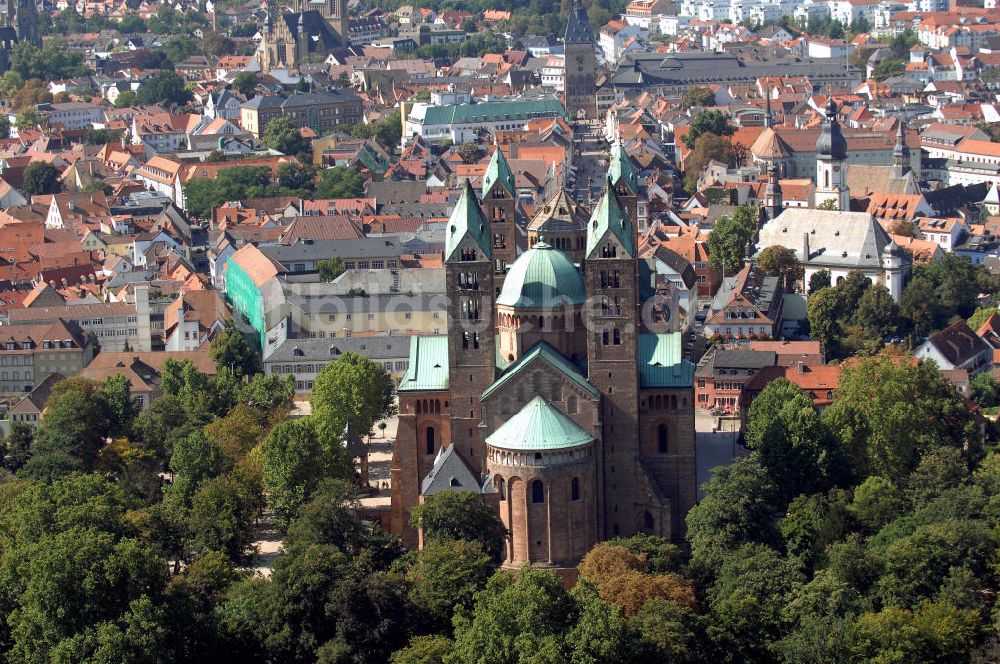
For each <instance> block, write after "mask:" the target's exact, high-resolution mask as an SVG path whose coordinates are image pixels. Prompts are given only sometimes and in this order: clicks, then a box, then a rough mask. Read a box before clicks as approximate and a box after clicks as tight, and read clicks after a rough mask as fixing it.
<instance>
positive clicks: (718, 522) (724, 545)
mask: <svg viewBox="0 0 1000 664" xmlns="http://www.w3.org/2000/svg"><path fill="white" fill-rule="evenodd" d="M777 493H778V488H777V487H776V486H774V483H773V481H772V480H771V478H770V475H769V473H768V472H767V470H766V469H765V468H764V467H763V466H762V465H761V463H760V461H759V459H758V458H757V457H756V456H753V455H751V456H750V457H746V458H742V459H739V460H738V461H736V463H734V464H732V465H731V466H725V467H721V468H716V469H715V470H714V471H713V474H712V479H711V480H709V482H708V485H707V486H706V487H705V497H704V498H703V499H702V501H701V502H700V503H698V504H697V505H695V506H694V507H693V508H692V509H691V511H689V512H688V515H687V540H688V542H689V543H690V544H691V555H692V557H693V558H694V559H698V560H700V561H703V562H704V563H706V564H708V565H709V566H712V567H715V566H718V565H720V564H721V563H722V561H723V560H724V559H725V557H726V556H727V555H728V554H730V553H732V552H734V551H735V550H736V549H738V548H739V547H740V546H741V545H742V544H744V543H747V542H762V543H765V544H769V543H777V542H778V541H779V537H778V531H777V529H776V527H775V516H776V514H777V507H776V504H777Z"/></svg>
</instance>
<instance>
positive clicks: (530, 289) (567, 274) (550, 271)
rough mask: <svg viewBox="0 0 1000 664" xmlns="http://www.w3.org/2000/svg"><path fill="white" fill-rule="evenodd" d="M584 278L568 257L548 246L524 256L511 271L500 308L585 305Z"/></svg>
mask: <svg viewBox="0 0 1000 664" xmlns="http://www.w3.org/2000/svg"><path fill="white" fill-rule="evenodd" d="M586 299H587V291H586V289H585V288H584V286H583V276H582V275H581V274H580V271H579V270H578V269H576V266H575V265H573V263H572V262H570V260H569V259H568V258H566V254H564V253H563V252H561V251H559V250H558V249H553V248H552V247H551V246H550V245H548V244H546V243H545V242H538V243H537V244H535V246H534V247H532V248H531V249H528V250H527V251H526V252H524V253H523V254H521V255H520V256H519V257H518V259H517V260H516V261H514V264H513V265H511V266H510V270H508V271H507V277H506V279H504V282H503V290H502V291H500V297H498V298H497V304H501V305H505V306H508V307H519V308H524V309H554V308H557V307H562V306H566V305H567V304H583V303H584V301H586Z"/></svg>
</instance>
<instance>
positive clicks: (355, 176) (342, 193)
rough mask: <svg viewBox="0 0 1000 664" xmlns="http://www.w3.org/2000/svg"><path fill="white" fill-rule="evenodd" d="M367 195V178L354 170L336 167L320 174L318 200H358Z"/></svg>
mask: <svg viewBox="0 0 1000 664" xmlns="http://www.w3.org/2000/svg"><path fill="white" fill-rule="evenodd" d="M364 193H365V176H363V175H362V174H361V173H359V172H357V171H356V170H354V169H353V168H347V167H346V166H335V167H333V168H327V169H324V170H322V171H320V172H319V182H318V183H317V185H316V198H320V199H325V198H357V197H359V196H363V195H364Z"/></svg>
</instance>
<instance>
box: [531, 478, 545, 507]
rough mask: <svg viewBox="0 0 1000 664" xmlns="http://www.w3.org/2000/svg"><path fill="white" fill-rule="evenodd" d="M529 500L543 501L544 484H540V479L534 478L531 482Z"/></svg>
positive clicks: (534, 501)
mask: <svg viewBox="0 0 1000 664" xmlns="http://www.w3.org/2000/svg"><path fill="white" fill-rule="evenodd" d="M531 502H533V503H544V502H545V485H544V484H542V481H541V480H535V481H533V482H532V483H531Z"/></svg>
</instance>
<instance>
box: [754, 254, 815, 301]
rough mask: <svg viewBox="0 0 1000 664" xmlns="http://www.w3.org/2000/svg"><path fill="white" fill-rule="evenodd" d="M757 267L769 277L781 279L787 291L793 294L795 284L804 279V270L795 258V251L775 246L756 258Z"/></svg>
mask: <svg viewBox="0 0 1000 664" xmlns="http://www.w3.org/2000/svg"><path fill="white" fill-rule="evenodd" d="M756 263H757V267H759V268H760V269H761V271H763V272H764V274H766V275H767V276H769V277H781V280H782V282H783V283H784V286H785V290H786V291H787V292H792V291H794V290H795V284H796V283H798V282H799V280H801V279H802V275H803V268H802V264H801V263H799V260H798V258H796V257H795V250H794V249H789V248H788V247H782V246H781V245H780V244H775V245H772V246H770V247H767V248H766V249H764V250H763V251H761V252H760V253H759V254H757V257H756Z"/></svg>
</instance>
